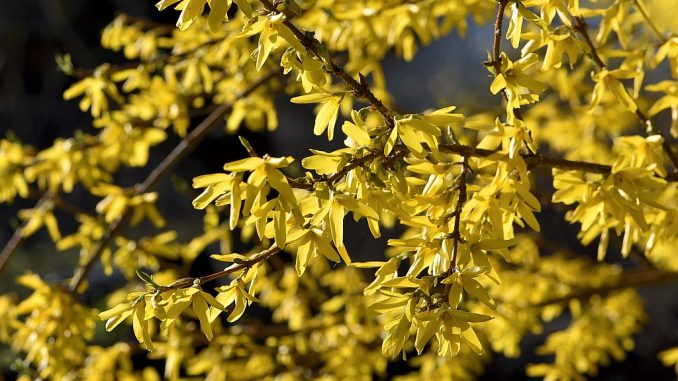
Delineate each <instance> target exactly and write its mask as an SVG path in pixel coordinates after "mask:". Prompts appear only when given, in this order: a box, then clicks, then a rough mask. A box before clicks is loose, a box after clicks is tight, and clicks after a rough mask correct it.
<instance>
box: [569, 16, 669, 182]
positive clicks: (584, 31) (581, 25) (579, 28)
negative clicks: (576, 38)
mask: <svg viewBox="0 0 678 381" xmlns="http://www.w3.org/2000/svg"><path fill="white" fill-rule="evenodd" d="M574 20H575V23H574V25H573V26H572V29H573V30H574V31H575V32H577V33H578V34H579V35H580V36H581V37H582V38H583V39H584V42H585V43H586V45H587V46H588V47H589V51H590V53H591V57H592V58H593V61H594V62H595V63H596V65H597V66H598V68H599V69H601V70H606V69H607V65H605V62H603V60H602V59H601V58H600V55H599V54H598V49H597V48H596V46H595V45H594V44H593V41H592V40H591V36H589V32H588V25H587V24H586V20H585V19H584V17H583V16H575V17H574ZM635 115H636V117H637V118H638V120H639V121H640V123H641V124H642V125H643V126H644V127H645V131H646V133H647V134H648V135H660V136H661V137H662V138H663V140H664V141H663V142H662V149H663V150H664V152H665V153H666V156H668V158H669V160H670V161H671V164H673V173H678V156H676V154H675V153H674V152H673V149H672V148H671V144H669V141H668V139H667V138H666V136H664V134H662V132H661V131H659V130H658V129H657V127H656V126H655V125H654V124H653V123H652V120H650V118H648V117H647V115H645V113H644V112H642V111H641V110H640V107H638V105H637V104H636V112H635Z"/></svg>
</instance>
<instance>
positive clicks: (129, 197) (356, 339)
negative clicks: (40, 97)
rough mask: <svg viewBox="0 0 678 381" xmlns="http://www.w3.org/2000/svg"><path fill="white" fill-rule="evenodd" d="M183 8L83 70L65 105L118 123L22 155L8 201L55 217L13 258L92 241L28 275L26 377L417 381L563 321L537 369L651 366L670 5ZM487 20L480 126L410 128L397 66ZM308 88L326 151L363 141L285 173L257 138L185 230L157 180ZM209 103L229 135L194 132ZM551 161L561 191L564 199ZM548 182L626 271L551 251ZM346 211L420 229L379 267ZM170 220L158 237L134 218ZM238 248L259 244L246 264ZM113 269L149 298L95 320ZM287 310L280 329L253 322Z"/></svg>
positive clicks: (673, 213)
mask: <svg viewBox="0 0 678 381" xmlns="http://www.w3.org/2000/svg"><path fill="white" fill-rule="evenodd" d="M668 3H669V2H667V4H666V8H671V7H675V4H674V5H668ZM157 7H158V9H159V10H161V11H165V12H173V11H172V10H166V9H174V12H178V19H177V24H176V28H175V27H173V26H167V25H162V24H158V23H155V22H152V21H149V20H143V19H138V18H134V17H131V16H126V15H120V16H118V17H117V18H116V19H115V20H113V22H112V23H111V24H110V25H109V26H108V27H107V28H106V29H105V30H104V31H103V34H102V39H101V43H102V45H103V46H104V47H105V48H107V49H111V50H114V51H121V52H123V53H124V55H125V57H126V58H127V59H129V62H130V64H129V65H127V64H126V65H109V64H103V65H101V66H99V67H97V68H96V69H94V70H92V71H88V70H85V69H80V68H73V67H72V65H71V64H70V62H69V61H68V60H66V59H62V60H61V61H60V64H61V67H62V69H63V70H64V71H65V72H67V74H69V75H72V76H73V77H74V78H75V81H74V83H73V85H72V86H71V87H70V88H69V89H67V90H66V91H65V93H64V98H65V99H66V100H71V99H77V100H78V101H79V106H80V109H81V110H82V111H84V112H88V113H90V114H91V115H92V117H93V118H94V129H93V132H91V133H86V132H79V133H78V134H77V135H75V136H73V137H70V138H63V139H58V140H57V141H55V142H54V144H53V145H52V146H51V147H49V148H47V149H44V150H36V149H34V148H32V147H30V146H27V145H25V144H22V143H21V142H19V141H16V140H15V139H5V140H2V141H0V179H1V180H2V181H0V201H2V202H4V203H11V202H12V201H13V200H14V199H15V198H17V197H20V198H35V199H36V200H37V203H36V205H35V207H33V208H32V209H28V210H22V211H20V212H19V214H18V217H19V218H20V219H21V220H22V221H23V225H22V226H21V227H20V228H19V229H18V230H17V231H16V233H15V235H14V236H13V237H12V238H11V239H10V241H9V242H8V243H7V245H6V247H5V248H4V250H3V252H2V254H1V255H0V259H1V260H2V261H1V266H2V267H3V268H4V266H5V264H6V263H7V262H8V261H9V259H10V258H11V257H12V254H13V253H14V252H15V251H16V249H17V248H18V246H19V245H20V244H21V243H22V242H23V241H24V240H25V239H26V238H28V237H29V236H31V235H32V234H34V233H35V232H37V231H38V230H40V229H43V228H44V229H46V230H47V231H48V232H49V236H50V237H51V239H52V240H53V241H54V243H55V247H56V249H57V250H66V249H72V248H77V249H79V250H80V258H79V265H78V267H77V268H76V269H75V271H74V274H73V276H72V277H71V278H70V279H68V280H65V281H64V282H63V283H59V282H58V281H57V282H55V281H51V282H50V281H47V280H46V279H44V278H41V276H40V274H35V273H31V272H29V271H27V272H26V273H25V274H24V275H21V276H20V277H18V279H17V283H18V284H19V285H21V286H23V287H25V288H27V289H29V290H30V292H31V293H30V296H27V297H26V298H23V299H21V298H18V297H17V296H16V295H13V294H7V295H4V296H0V340H1V341H2V342H4V343H5V344H7V345H9V346H11V348H12V350H14V351H15V352H17V353H18V354H20V355H21V356H22V358H24V360H23V361H21V362H20V363H18V364H15V369H16V371H17V373H18V374H19V375H20V377H21V378H22V379H34V378H40V379H54V380H71V379H72V380H75V379H86V380H89V379H91V380H133V379H144V380H153V379H160V378H161V377H164V378H167V379H170V380H178V379H207V380H230V379H233V380H260V379H270V380H273V379H275V380H297V379H321V380H335V379H337V380H363V379H365V380H369V379H372V378H373V377H386V376H387V375H388V373H387V365H388V362H389V361H390V360H392V359H394V358H398V357H402V358H403V359H407V360H408V361H409V363H410V367H411V368H410V369H411V371H412V372H411V373H409V374H406V375H401V376H398V377H397V379H398V380H428V379H452V380H471V379H474V378H475V377H477V376H479V375H481V374H482V373H483V368H484V365H485V364H486V362H487V359H488V358H489V356H490V355H491V354H492V353H499V354H502V355H504V356H507V357H519V356H521V350H520V343H521V340H522V339H523V337H524V336H526V335H528V334H535V333H540V332H542V329H543V327H544V325H545V324H546V323H547V322H549V321H553V320H554V319H557V318H561V319H564V320H562V321H565V322H569V323H568V324H566V326H565V327H563V328H562V329H560V330H556V331H552V332H551V333H549V334H548V336H547V338H546V341H545V342H544V344H543V345H542V346H541V347H540V348H539V349H538V353H537V354H539V355H545V357H544V360H543V363H538V364H530V365H529V366H528V368H527V374H528V375H530V376H535V377H543V378H545V379H547V380H581V379H585V377H586V376H595V375H596V372H597V371H598V369H599V368H600V367H602V366H606V365H608V364H609V363H610V361H611V360H617V361H619V360H623V359H624V357H625V354H626V352H628V351H630V350H632V349H633V347H634V339H633V335H635V334H637V333H640V332H641V331H642V328H643V324H644V323H645V321H646V319H647V318H646V315H645V312H644V308H643V302H642V299H641V297H640V296H639V294H638V293H637V292H636V291H635V290H634V288H635V287H637V286H641V285H644V284H653V283H659V282H668V281H676V280H678V253H677V252H676V248H677V247H678V187H677V186H676V184H678V173H677V169H678V154H677V153H676V152H675V148H674V147H675V144H673V143H672V141H673V139H675V138H676V137H678V36H676V35H672V34H670V32H669V31H668V30H664V29H663V26H662V25H661V24H659V23H658V20H659V19H655V18H653V16H652V12H654V11H657V10H659V11H661V9H662V8H661V7H659V8H657V9H654V8H650V7H649V6H648V5H646V4H645V3H644V1H643V0H605V1H603V0H601V1H595V2H583V1H582V2H579V1H578V0H523V1H521V0H494V1H492V0H457V1H442V0H411V1H395V0H317V1H300V0H260V1H258V0H233V1H231V0H162V1H160V2H159V3H157ZM469 22H477V23H493V25H494V34H493V35H488V41H487V49H488V56H487V61H486V62H484V63H480V62H479V63H478V64H479V65H481V64H484V65H485V66H486V68H487V71H488V72H489V74H490V75H491V76H492V77H493V80H492V82H491V85H490V87H489V89H486V90H485V91H490V92H491V93H493V94H496V95H497V97H496V99H497V102H496V105H490V106H488V107H487V109H486V110H485V111H483V112H480V113H476V114H468V115H464V114H462V113H459V112H457V111H456V109H455V106H452V105H450V106H446V107H442V108H432V109H429V110H425V111H422V112H421V113H413V114H402V113H399V112H397V111H396V110H395V109H394V107H393V101H392V98H391V96H390V95H389V92H388V90H387V79H386V78H384V74H383V71H382V68H381V65H380V63H381V61H382V60H383V59H384V58H385V57H386V56H387V55H388V54H390V53H391V52H395V54H396V55H398V56H400V57H402V58H403V59H405V60H411V59H412V58H413V57H414V56H415V55H416V53H417V50H418V48H419V47H421V46H424V45H427V44H428V43H430V42H431V41H433V40H435V39H438V38H440V37H442V36H445V35H447V34H449V33H452V32H454V31H456V32H457V33H460V34H462V35H463V34H464V32H465V30H466V29H467V28H468V23H469ZM431 64H432V65H433V64H435V63H431ZM650 79H651V80H650ZM450 81H454V79H453V78H451V79H450ZM442 85H444V84H442ZM281 92H284V93H285V94H288V95H289V96H291V97H292V98H291V101H292V103H298V104H313V105H315V111H316V118H315V125H314V126H313V133H314V134H316V135H321V134H327V138H328V139H329V140H332V139H341V140H343V143H344V145H345V147H344V148H342V149H338V150H336V151H332V152H324V151H320V150H311V154H310V156H307V157H305V158H301V159H300V158H292V157H272V156H269V155H268V154H266V153H265V152H259V151H257V150H256V147H252V146H251V145H250V143H249V142H248V141H247V140H245V139H243V138H241V143H242V146H243V150H242V156H243V158H242V159H241V160H237V161H233V162H228V163H225V165H224V167H223V171H222V172H219V173H209V174H204V175H202V176H198V177H196V178H194V179H193V187H194V188H195V189H197V190H198V191H199V192H201V193H199V195H198V196H197V197H196V198H195V199H194V200H193V206H194V207H195V209H197V210H198V211H196V213H204V226H203V227H202V231H201V232H200V234H198V235H196V236H195V237H193V238H192V239H190V240H188V241H180V240H179V239H178V234H177V233H176V232H175V231H171V230H170V231H168V230H164V229H163V227H164V225H165V219H164V217H163V211H162V210H160V209H161V208H159V207H158V206H156V201H157V199H158V194H157V193H156V192H155V191H154V189H155V187H156V185H157V184H158V183H159V182H160V181H162V180H163V179H164V178H165V177H167V175H168V174H169V173H170V172H171V171H172V169H173V167H174V166H175V164H177V163H178V162H179V161H180V160H181V159H183V158H184V157H186V156H187V155H188V154H189V153H190V152H191V151H192V150H193V149H194V148H196V147H197V146H198V145H199V143H200V141H201V140H202V139H203V138H204V137H205V136H206V135H207V134H208V133H209V132H210V131H211V130H212V129H214V128H221V126H223V125H224V123H223V122H225V129H226V130H227V131H228V132H230V133H232V134H233V136H234V137H233V138H234V139H235V135H237V133H238V131H239V130H240V129H243V128H247V129H250V130H253V131H263V130H273V129H275V128H278V126H277V117H276V109H275V105H274V101H273V99H274V97H275V95H276V94H278V93H281ZM500 104H503V105H504V107H495V106H497V105H500ZM456 106H462V109H463V108H464V107H463V106H464V105H456ZM196 113H198V114H200V113H202V114H203V115H207V117H206V118H205V119H204V120H203V121H202V122H201V123H199V124H198V125H192V124H191V119H192V118H194V115H196ZM340 115H341V116H340ZM340 119H341V120H340ZM281 128H284V126H282V127H281ZM308 130H309V134H310V133H311V132H310V131H311V126H308ZM171 134H176V135H178V136H179V137H181V139H182V141H181V143H180V144H179V145H178V146H177V147H176V149H175V150H174V151H172V152H171V153H170V154H169V155H168V156H167V157H165V158H164V160H163V161H162V162H161V163H160V164H158V165H157V166H154V168H148V170H147V173H148V177H147V178H146V180H145V181H143V182H141V183H139V184H120V183H116V182H115V181H114V180H115V179H116V174H118V173H120V172H122V171H125V170H126V168H128V167H145V166H147V165H148V164H149V151H150V150H151V149H152V148H153V147H154V146H156V145H158V144H159V143H161V142H163V141H165V140H166V139H167V138H168V136H169V135H171ZM535 168H546V169H547V170H548V171H549V173H550V174H551V177H549V178H548V181H545V180H544V181H540V184H539V190H538V192H537V191H536V189H537V187H536V186H535V183H536V179H535V177H534V175H533V172H534V170H535ZM549 182H550V185H549ZM550 186H552V187H553V189H551V188H550ZM76 188H77V189H81V190H85V191H86V192H88V193H90V194H91V195H93V196H95V197H97V198H98V199H99V200H100V201H99V202H98V204H97V205H96V209H95V210H83V209H81V208H80V207H79V206H77V204H76V203H74V202H73V200H70V201H69V194H70V193H71V192H72V191H73V190H74V189H76ZM548 192H550V194H549V195H550V202H551V203H554V204H563V205H565V206H564V207H563V208H566V209H567V210H568V211H567V213H566V215H565V219H566V220H567V221H569V222H570V223H572V224H576V226H577V227H578V228H579V234H578V235H577V238H578V239H579V240H580V241H581V242H582V243H583V244H585V245H588V244H591V243H596V244H597V247H598V262H596V261H594V260H589V259H588V258H587V257H586V256H578V255H576V254H573V253H571V252H567V251H563V250H558V249H556V250H553V249H546V246H547V245H546V244H545V243H544V239H543V238H541V237H540V236H539V235H538V234H536V233H538V232H539V231H540V224H539V221H538V219H537V215H538V213H539V212H540V210H541V208H542V206H543V205H544V203H545V202H549V201H548V198H547V197H544V196H543V195H544V194H545V193H548ZM537 194H539V196H538V195H537ZM56 210H62V211H65V212H68V213H71V214H72V215H73V218H74V220H75V221H76V222H77V224H78V227H77V229H76V231H74V232H72V233H71V234H68V235H65V234H62V232H61V229H60V226H59V225H61V221H58V220H57V218H56V217H55V214H54V213H55V211H56ZM346 218H352V219H354V220H356V221H359V222H360V223H362V221H364V225H367V226H365V229H369V231H370V232H371V234H372V235H373V236H374V237H379V236H380V234H381V230H382V229H389V228H393V227H396V226H399V227H401V231H403V233H402V236H401V237H400V238H398V239H390V240H389V241H388V245H389V248H388V249H387V250H386V251H385V253H377V254H375V256H374V258H372V259H373V260H372V261H367V262H364V261H362V262H361V261H357V260H356V258H355V256H353V257H352V255H351V250H350V240H349V239H348V238H347V237H346V236H345V234H344V229H343V228H344V221H345V219H346ZM145 220H148V221H150V222H151V223H152V224H153V225H154V226H155V227H156V228H157V232H156V233H153V234H150V235H145V234H144V235H142V234H139V232H140V230H138V229H137V230H135V229H134V228H133V227H134V226H136V225H137V224H139V223H141V222H143V221H145ZM144 232H147V230H144ZM234 233H236V234H234ZM236 239H240V240H242V242H244V243H246V244H248V245H249V247H251V250H249V251H248V252H241V253H233V252H232V249H231V247H232V241H233V240H236ZM573 239H574V237H573ZM345 242H347V243H348V245H346V244H345ZM215 244H218V245H220V247H221V252H220V253H219V254H214V255H212V256H211V257H212V258H214V259H216V260H217V261H221V262H223V268H222V269H220V270H219V271H217V272H215V273H212V274H203V275H201V276H197V277H191V276H188V275H189V274H188V272H187V269H188V268H190V265H191V263H193V261H194V260H196V258H197V257H198V256H201V255H206V254H205V253H206V251H205V250H211V249H209V248H211V247H216V246H214V245H215ZM611 252H621V254H622V255H623V256H624V257H628V256H631V255H634V256H639V257H641V258H644V260H645V262H644V263H645V265H644V266H643V267H637V268H634V267H633V266H630V265H629V266H625V269H623V270H622V267H620V266H618V265H614V264H611V263H609V262H608V263H606V262H605V259H606V255H609V254H610V253H611ZM547 254H548V255H547ZM336 263H339V264H336ZM99 265H101V266H102V267H103V269H104V272H105V274H106V275H112V274H114V273H118V274H122V275H123V276H124V277H125V278H126V279H127V282H126V283H125V284H122V285H118V286H119V287H118V288H117V289H116V290H115V291H114V292H112V293H110V295H108V297H107V298H106V304H105V305H103V304H99V305H96V307H95V306H94V305H91V304H94V303H96V302H94V303H93V301H92V300H90V299H89V298H87V295H88V292H91V291H90V290H88V281H87V280H88V275H90V272H91V270H92V269H93V268H94V267H95V266H99ZM112 279H113V278H112ZM117 279H119V278H117ZM88 302H89V304H88ZM261 311H268V312H267V313H268V314H269V316H270V323H262V322H261V319H256V318H253V317H256V316H261V315H262V313H263V312H261ZM104 326H105V329H106V331H113V330H115V333H105V332H102V330H103V327H104ZM120 331H126V332H129V333H130V335H124V334H119V333H120ZM116 333H117V334H118V335H117V336H115V334H116ZM132 333H133V335H132ZM116 338H117V339H116ZM130 338H135V339H136V340H132V341H130V340H129V339H130ZM659 356H660V359H661V360H662V361H663V362H664V363H665V364H666V365H667V366H676V365H677V364H678V347H677V348H674V349H667V351H665V352H662V353H661V354H659ZM145 358H148V359H151V360H153V361H154V362H153V364H158V362H156V360H161V361H162V364H163V365H161V366H150V365H149V364H151V362H150V361H151V360H143V361H142V360H140V359H145ZM139 364H141V365H139Z"/></svg>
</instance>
